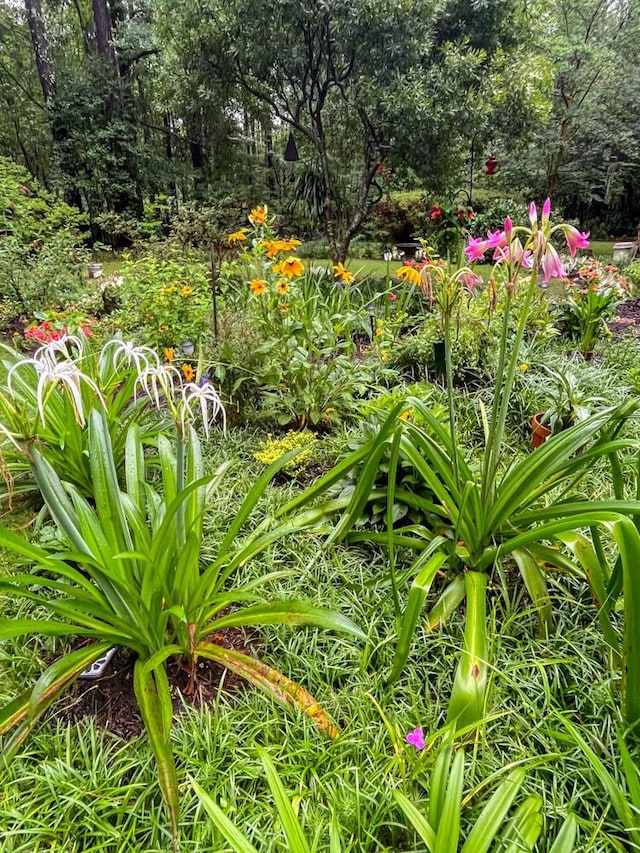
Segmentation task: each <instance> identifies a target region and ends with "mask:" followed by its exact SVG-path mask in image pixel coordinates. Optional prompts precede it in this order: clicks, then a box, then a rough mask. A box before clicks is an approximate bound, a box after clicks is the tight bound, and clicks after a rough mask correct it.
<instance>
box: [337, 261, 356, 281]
mask: <svg viewBox="0 0 640 853" xmlns="http://www.w3.org/2000/svg"><path fill="white" fill-rule="evenodd" d="M333 274H334V276H335V277H336V278H337V279H338V281H341V282H342V283H343V284H351V283H352V282H354V281H355V280H356V277H355V275H354V274H353V273H351V272H349V270H348V269H347V268H346V267H345V266H344V264H342V263H339V264H336V265H335V266H334V268H333Z"/></svg>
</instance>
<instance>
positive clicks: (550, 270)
mask: <svg viewBox="0 0 640 853" xmlns="http://www.w3.org/2000/svg"><path fill="white" fill-rule="evenodd" d="M566 276H567V273H566V271H565V268H564V266H563V263H562V261H561V260H560V255H559V254H558V253H557V252H556V250H555V248H554V247H553V245H552V244H551V243H550V242H548V243H547V246H546V249H545V253H544V255H543V256H542V280H543V281H544V283H545V284H548V283H549V281H550V280H551V279H552V278H566Z"/></svg>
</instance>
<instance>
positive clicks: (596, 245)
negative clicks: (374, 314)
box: [100, 240, 613, 279]
mask: <svg viewBox="0 0 640 853" xmlns="http://www.w3.org/2000/svg"><path fill="white" fill-rule="evenodd" d="M591 249H592V251H593V254H594V255H596V256H598V257H604V258H610V257H611V255H612V253H613V241H610V240H593V241H592V243H591ZM100 263H102V265H103V268H104V274H105V275H114V274H115V273H117V272H118V270H119V269H120V266H121V264H122V261H121V259H120V258H119V257H111V259H110V260H108V261H100ZM304 263H305V265H306V266H307V267H325V268H330V267H331V266H332V261H331V259H330V258H304ZM400 266H401V262H400V261H389V263H387V261H384V260H376V259H374V258H348V259H347V263H346V267H347V269H348V270H349V271H350V272H352V273H353V274H354V275H355V276H356V278H359V279H361V278H368V277H370V276H372V277H375V278H384V277H385V276H386V275H387V273H388V274H389V275H391V276H393V275H395V273H396V271H397V270H398V269H399V268H400ZM474 268H475V269H477V270H478V274H479V275H481V276H482V277H483V278H486V277H487V271H488V270H489V269H490V265H489V264H476V265H475V267H474Z"/></svg>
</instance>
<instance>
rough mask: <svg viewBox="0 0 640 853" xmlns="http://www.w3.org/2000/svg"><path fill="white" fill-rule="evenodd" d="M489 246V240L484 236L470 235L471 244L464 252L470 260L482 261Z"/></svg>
mask: <svg viewBox="0 0 640 853" xmlns="http://www.w3.org/2000/svg"><path fill="white" fill-rule="evenodd" d="M487 248H488V244H487V240H483V239H482V237H469V245H468V246H467V248H466V249H465V250H464V253H465V255H466V256H467V258H468V259H469V261H481V260H483V259H484V253H485V252H486V251H487Z"/></svg>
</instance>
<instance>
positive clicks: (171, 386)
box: [136, 363, 180, 412]
mask: <svg viewBox="0 0 640 853" xmlns="http://www.w3.org/2000/svg"><path fill="white" fill-rule="evenodd" d="M179 384H180V373H179V372H178V371H177V370H176V368H175V367H171V366H170V365H168V364H160V363H158V364H155V365H152V366H150V367H147V368H146V369H145V370H143V371H141V372H139V374H138V379H137V380H136V388H137V386H138V385H140V387H141V388H142V389H143V390H144V392H145V394H146V395H147V397H149V399H150V400H152V401H153V402H154V403H155V404H156V407H157V408H158V409H161V408H162V403H163V399H162V398H163V397H164V402H165V403H167V404H168V406H169V408H170V409H171V410H172V412H174V411H175V403H174V401H175V396H176V385H179Z"/></svg>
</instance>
